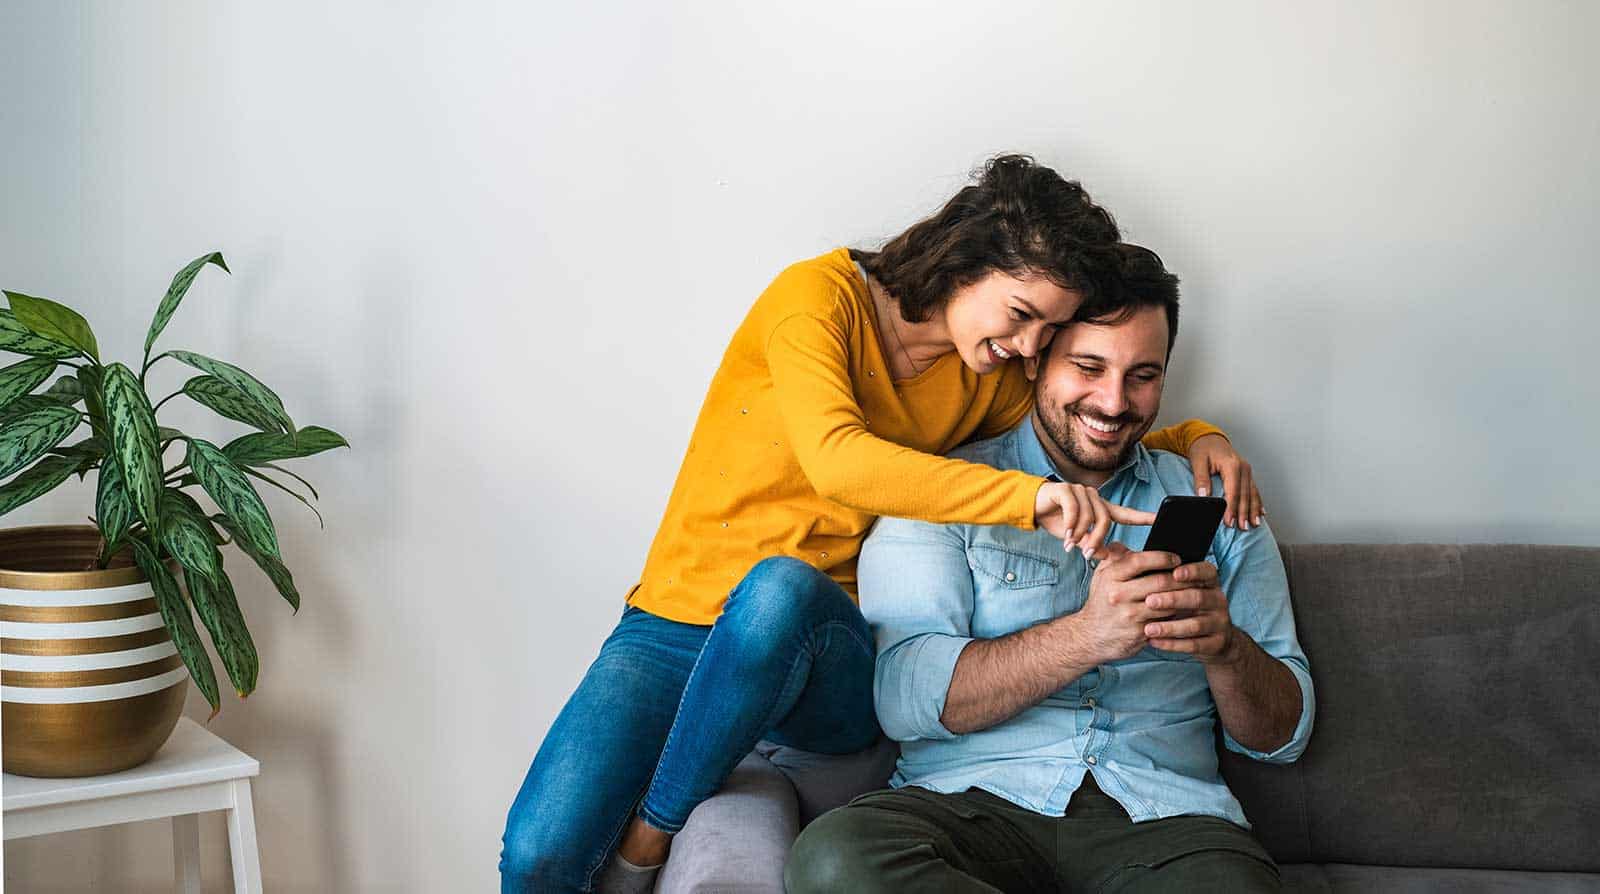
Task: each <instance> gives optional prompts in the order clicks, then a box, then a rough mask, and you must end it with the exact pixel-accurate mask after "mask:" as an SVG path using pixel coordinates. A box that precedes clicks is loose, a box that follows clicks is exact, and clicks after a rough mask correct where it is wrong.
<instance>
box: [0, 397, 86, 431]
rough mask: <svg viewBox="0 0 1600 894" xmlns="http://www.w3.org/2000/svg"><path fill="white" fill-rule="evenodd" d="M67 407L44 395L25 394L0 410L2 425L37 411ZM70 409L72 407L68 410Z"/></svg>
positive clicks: (0, 423) (0, 422)
mask: <svg viewBox="0 0 1600 894" xmlns="http://www.w3.org/2000/svg"><path fill="white" fill-rule="evenodd" d="M66 406H67V405H66V404H64V403H62V402H61V401H59V400H56V399H55V398H53V397H45V396H44V395H42V394H24V395H23V396H21V397H19V398H17V399H16V400H14V401H12V402H11V403H8V404H6V405H5V407H4V408H3V409H0V425H10V424H11V422H12V421H13V420H16V419H20V418H22V417H23V416H26V415H28V414H29V413H32V412H34V411H35V410H47V409H51V408H53V407H66ZM68 409H70V407H69V408H68Z"/></svg>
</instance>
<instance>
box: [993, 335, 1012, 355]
mask: <svg viewBox="0 0 1600 894" xmlns="http://www.w3.org/2000/svg"><path fill="white" fill-rule="evenodd" d="M989 350H991V351H993V352H994V355H995V356H996V357H999V358H1000V359H1001V360H1010V359H1011V352H1009V351H1007V350H1006V349H1004V348H1002V347H1000V346H999V345H997V344H995V343H994V339H992V338H991V339H989Z"/></svg>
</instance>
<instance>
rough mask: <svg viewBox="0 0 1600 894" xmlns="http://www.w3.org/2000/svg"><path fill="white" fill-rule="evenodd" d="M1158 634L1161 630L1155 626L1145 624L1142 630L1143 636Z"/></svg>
mask: <svg viewBox="0 0 1600 894" xmlns="http://www.w3.org/2000/svg"><path fill="white" fill-rule="evenodd" d="M1160 632H1161V628H1160V627H1159V626H1157V625H1155V624H1146V625H1145V628H1144V635H1145V636H1155V635H1156V634H1158V633H1160Z"/></svg>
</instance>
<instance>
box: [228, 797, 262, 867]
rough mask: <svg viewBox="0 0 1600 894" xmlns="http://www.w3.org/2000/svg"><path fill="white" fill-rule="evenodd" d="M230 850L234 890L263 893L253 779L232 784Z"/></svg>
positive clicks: (229, 827) (229, 815)
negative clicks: (251, 792)
mask: <svg viewBox="0 0 1600 894" xmlns="http://www.w3.org/2000/svg"><path fill="white" fill-rule="evenodd" d="M228 852H229V853H230V854H231V855H232V857H233V890H234V891H235V892H237V894H261V854H260V852H259V851H257V850H256V812H255V806H254V805H253V804H252V802H251V800H250V780H248V779H240V780H237V781H235V782H234V783H233V809H231V810H229V811H228Z"/></svg>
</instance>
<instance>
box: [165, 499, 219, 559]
mask: <svg viewBox="0 0 1600 894" xmlns="http://www.w3.org/2000/svg"><path fill="white" fill-rule="evenodd" d="M164 493H166V495H167V496H168V497H171V498H172V499H173V500H176V501H177V502H178V503H180V504H181V505H182V506H183V511H184V512H187V513H188V514H189V517H190V518H193V519H194V520H195V521H197V522H199V523H200V526H201V527H203V528H205V529H206V533H208V534H210V535H211V542H212V543H214V544H216V545H217V546H221V545H223V544H224V543H227V542H228V540H227V538H225V537H223V536H222V532H221V531H218V530H217V529H216V526H215V525H213V524H212V523H211V516H209V515H206V510H205V508H204V507H202V506H201V505H200V503H199V502H198V501H197V500H195V498H194V497H191V496H189V495H188V494H186V493H184V492H183V491H181V490H179V489H177V488H175V487H169V488H167V489H166V491H165V492H164Z"/></svg>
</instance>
